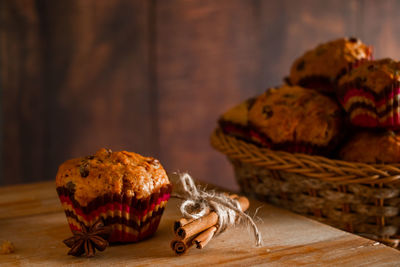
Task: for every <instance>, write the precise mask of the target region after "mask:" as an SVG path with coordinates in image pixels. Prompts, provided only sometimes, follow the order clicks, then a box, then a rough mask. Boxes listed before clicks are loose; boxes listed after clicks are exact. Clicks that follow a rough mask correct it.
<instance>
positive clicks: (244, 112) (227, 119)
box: [218, 98, 269, 146]
mask: <svg viewBox="0 0 400 267" xmlns="http://www.w3.org/2000/svg"><path fill="white" fill-rule="evenodd" d="M254 101H255V98H249V99H247V100H246V101H244V102H242V103H240V104H239V105H236V106H234V107H233V108H231V109H229V110H228V111H226V112H225V113H224V114H222V116H221V117H220V118H219V120H218V124H219V126H220V127H221V129H222V131H223V132H224V133H226V134H228V135H231V136H234V137H237V138H240V139H243V140H245V141H248V142H252V143H256V144H258V145H262V146H269V144H268V143H266V142H265V140H266V139H265V138H263V137H262V136H261V135H260V134H258V133H257V132H254V131H252V130H251V128H250V127H249V120H248V114H249V109H250V108H251V106H252V105H253V103H254Z"/></svg>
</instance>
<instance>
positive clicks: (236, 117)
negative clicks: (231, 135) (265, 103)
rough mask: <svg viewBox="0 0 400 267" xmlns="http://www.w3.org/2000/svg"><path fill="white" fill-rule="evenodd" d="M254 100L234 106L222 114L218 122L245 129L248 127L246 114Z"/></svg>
mask: <svg viewBox="0 0 400 267" xmlns="http://www.w3.org/2000/svg"><path fill="white" fill-rule="evenodd" d="M254 100H255V99H254V98H250V99H247V100H246V101H244V102H242V103H240V104H239V105H236V106H234V107H232V108H231V109H229V110H228V111H226V112H225V113H224V114H222V116H221V118H220V121H222V122H229V123H233V124H236V125H240V126H243V127H246V126H247V125H248V113H249V109H250V107H251V105H252V104H253V103H254Z"/></svg>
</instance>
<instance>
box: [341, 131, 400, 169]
mask: <svg viewBox="0 0 400 267" xmlns="http://www.w3.org/2000/svg"><path fill="white" fill-rule="evenodd" d="M340 157H341V158H342V159H343V160H346V161H354V162H364V163H398V162H400V135H399V134H398V133H395V132H393V131H390V130H384V131H363V132H359V133H357V134H355V135H354V136H353V137H352V138H351V139H350V141H349V142H348V143H347V144H346V145H345V146H344V147H343V148H342V149H341V151H340Z"/></svg>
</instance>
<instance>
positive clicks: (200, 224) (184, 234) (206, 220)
mask: <svg viewBox="0 0 400 267" xmlns="http://www.w3.org/2000/svg"><path fill="white" fill-rule="evenodd" d="M233 197H235V195H233V196H231V198H233ZM236 197H237V196H236ZM237 201H238V202H239V205H240V208H241V210H242V211H246V210H247V209H248V208H249V205H250V202H249V200H248V199H247V198H246V197H239V198H238V199H237ZM217 222H218V215H217V213H215V212H214V211H213V212H210V213H208V214H207V215H205V216H204V217H202V218H200V219H197V220H194V221H192V222H190V223H188V224H186V225H184V226H182V227H179V228H178V229H177V230H176V232H175V233H176V235H177V237H178V238H180V239H185V238H188V237H191V236H194V235H196V234H198V233H200V232H203V231H204V230H206V229H208V228H210V227H212V226H214V225H216V224H217Z"/></svg>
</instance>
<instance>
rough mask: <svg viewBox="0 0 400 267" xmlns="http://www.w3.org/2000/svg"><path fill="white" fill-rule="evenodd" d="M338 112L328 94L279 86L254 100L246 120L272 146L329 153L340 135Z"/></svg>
mask: <svg viewBox="0 0 400 267" xmlns="http://www.w3.org/2000/svg"><path fill="white" fill-rule="evenodd" d="M341 115H342V114H341V109H340V106H339V105H338V104H337V103H336V102H335V101H334V100H332V99H330V98H329V97H327V96H324V95H322V94H320V93H318V92H316V91H314V90H311V89H305V88H302V87H299V86H288V85H283V86H282V87H281V88H278V89H274V88H272V89H269V90H267V91H266V92H265V93H264V94H262V95H261V96H259V97H258V98H257V99H256V101H255V103H254V104H253V106H252V107H251V109H250V111H249V123H250V125H251V127H252V128H253V129H254V130H255V131H257V132H259V133H261V134H262V135H263V136H265V137H266V138H267V140H266V142H269V143H270V144H271V147H272V148H273V149H278V150H286V151H289V152H298V153H306V154H321V155H329V154H330V152H331V151H332V150H333V148H334V147H335V146H336V144H337V142H338V141H339V139H340V137H341V136H342V129H341V125H342V120H341V118H342V116H341Z"/></svg>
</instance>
